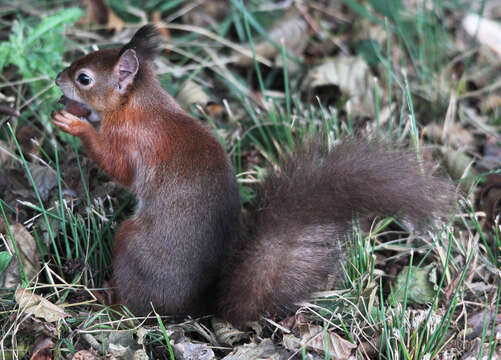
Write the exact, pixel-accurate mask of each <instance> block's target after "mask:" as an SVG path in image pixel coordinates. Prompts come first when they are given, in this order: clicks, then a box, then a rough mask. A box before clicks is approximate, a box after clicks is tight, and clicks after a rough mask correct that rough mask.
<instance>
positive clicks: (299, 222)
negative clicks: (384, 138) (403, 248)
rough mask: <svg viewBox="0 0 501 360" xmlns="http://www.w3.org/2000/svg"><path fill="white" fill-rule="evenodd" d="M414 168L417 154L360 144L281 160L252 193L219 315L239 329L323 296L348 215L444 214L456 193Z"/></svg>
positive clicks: (425, 217) (417, 218)
mask: <svg viewBox="0 0 501 360" xmlns="http://www.w3.org/2000/svg"><path fill="white" fill-rule="evenodd" d="M322 154H324V155H322ZM420 169H421V168H420V164H419V163H418V162H417V161H416V157H415V154H414V155H412V154H410V153H405V152H398V151H388V150H386V149H385V147H384V146H382V145H381V144H377V143H368V142H367V141H365V140H360V139H359V140H346V141H345V142H344V143H342V144H340V145H337V146H336V147H335V148H334V149H332V150H331V151H330V152H328V154H326V151H325V149H322V147H321V146H317V145H312V144H309V145H308V146H306V147H303V148H302V149H298V150H297V151H296V152H295V153H294V155H293V156H288V157H285V158H284V159H282V163H281V167H280V170H279V171H278V172H272V173H271V174H270V175H268V176H267V177H266V179H265V180H264V182H263V183H262V184H261V186H259V188H258V199H257V204H256V205H257V210H256V211H255V213H253V214H252V215H251V216H250V219H249V220H248V221H249V222H250V223H252V226H253V228H252V229H250V234H249V236H248V237H247V238H246V239H245V241H242V242H241V243H240V244H238V245H237V246H236V249H235V251H234V254H233V255H232V257H231V259H232V260H231V263H230V264H229V266H228V271H227V273H226V274H225V276H224V278H223V283H222V285H221V294H222V300H221V303H220V306H219V314H220V316H221V317H223V318H224V319H227V320H229V321H231V322H232V323H234V324H238V325H243V324H244V323H245V322H246V321H249V320H254V319H256V317H257V316H258V315H259V314H263V313H268V314H273V313H277V312H281V311H282V310H284V309H290V308H292V307H293V304H294V303H296V302H298V301H300V300H304V299H306V298H307V297H308V295H309V294H311V293H312V292H314V291H319V290H322V287H323V286H325V284H326V279H327V275H328V274H340V272H341V271H340V269H341V264H340V261H341V260H342V259H343V256H342V255H343V244H344V241H345V237H346V236H347V235H349V233H350V230H351V229H352V220H353V218H354V216H360V218H361V220H363V218H364V217H368V216H375V215H379V216H391V215H396V216H400V217H401V218H403V219H405V220H407V221H409V222H411V223H413V224H415V225H420V224H425V223H426V222H429V221H430V220H432V219H433V218H434V217H437V216H439V215H444V214H446V213H448V212H449V211H450V210H451V207H452V205H453V202H454V198H455V196H454V188H453V187H452V185H451V184H450V183H449V182H447V181H445V180H442V179H438V178H433V177H428V176H424V175H423V174H422V172H421V170H420ZM361 223H363V221H361Z"/></svg>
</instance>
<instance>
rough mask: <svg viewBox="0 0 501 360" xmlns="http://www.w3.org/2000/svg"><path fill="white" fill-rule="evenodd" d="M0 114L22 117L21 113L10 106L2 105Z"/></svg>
mask: <svg viewBox="0 0 501 360" xmlns="http://www.w3.org/2000/svg"><path fill="white" fill-rule="evenodd" d="M0 114H5V115H9V116H15V117H18V116H21V113H20V112H19V111H17V110H16V109H14V108H13V107H10V106H8V105H0Z"/></svg>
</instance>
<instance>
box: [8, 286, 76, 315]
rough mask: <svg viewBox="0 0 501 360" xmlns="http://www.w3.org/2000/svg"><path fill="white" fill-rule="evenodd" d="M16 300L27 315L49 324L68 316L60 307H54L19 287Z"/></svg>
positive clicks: (38, 296) (47, 301) (42, 298)
mask: <svg viewBox="0 0 501 360" xmlns="http://www.w3.org/2000/svg"><path fill="white" fill-rule="evenodd" d="M15 299H16V302H17V304H18V305H19V308H20V309H21V310H22V311H23V312H24V313H27V314H30V315H34V316H35V317H37V318H41V319H45V320H46V321H48V322H55V321H59V320H62V319H63V318H65V317H66V316H68V314H67V313H66V312H65V311H64V310H63V309H62V308H60V307H59V306H57V305H54V304H53V303H51V302H50V301H49V300H47V299H45V298H44V297H42V296H40V295H37V294H33V293H32V292H30V291H28V290H25V289H23V288H21V287H19V288H18V289H17V290H16V294H15Z"/></svg>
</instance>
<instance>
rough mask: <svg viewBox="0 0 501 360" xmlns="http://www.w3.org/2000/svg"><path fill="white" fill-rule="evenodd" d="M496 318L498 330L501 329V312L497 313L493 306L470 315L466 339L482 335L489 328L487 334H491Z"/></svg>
mask: <svg viewBox="0 0 501 360" xmlns="http://www.w3.org/2000/svg"><path fill="white" fill-rule="evenodd" d="M494 319H495V323H496V330H495V331H496V332H499V331H501V314H496V312H495V309H494V308H491V309H489V310H485V311H479V312H476V313H475V314H473V315H471V316H469V317H468V329H467V330H466V339H469V340H471V339H474V338H476V337H479V336H482V333H483V331H484V329H487V330H489V331H488V332H487V334H486V336H487V337H489V336H490V331H491V330H492V323H493V321H494Z"/></svg>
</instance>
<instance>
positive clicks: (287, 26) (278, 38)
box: [235, 7, 310, 66]
mask: <svg viewBox="0 0 501 360" xmlns="http://www.w3.org/2000/svg"><path fill="white" fill-rule="evenodd" d="M268 36H269V37H270V39H271V40H272V41H273V42H274V43H275V44H277V45H278V48H277V47H276V46H275V45H274V44H273V43H272V42H270V41H268V40H266V39H265V40H260V41H258V42H257V43H256V44H255V45H254V52H255V54H256V55H260V56H262V57H265V58H268V59H274V58H275V57H276V56H277V55H279V54H281V50H280V46H281V44H282V42H283V44H284V46H285V49H287V52H289V53H290V54H292V55H296V56H298V55H300V54H301V53H302V52H303V51H304V50H305V49H306V46H307V45H308V39H309V38H310V35H309V33H308V24H307V22H306V21H305V20H304V17H303V16H302V15H301V14H300V13H299V12H298V11H297V9H296V8H294V7H293V8H291V9H290V10H289V11H288V12H287V13H286V14H285V15H284V16H283V17H282V18H281V19H280V20H279V21H277V22H276V23H275V24H273V25H272V27H271V28H270V29H268ZM249 48H250V47H249ZM240 55H241V54H240ZM253 61H254V60H253V58H252V57H249V56H245V55H241V56H240V57H239V58H238V60H237V61H236V63H235V64H236V65H240V66H249V65H251V64H252V63H253Z"/></svg>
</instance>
